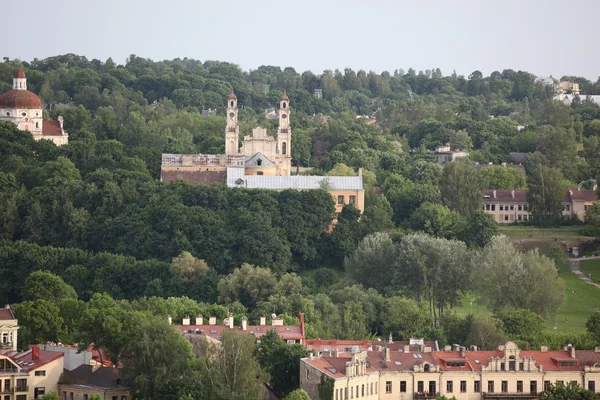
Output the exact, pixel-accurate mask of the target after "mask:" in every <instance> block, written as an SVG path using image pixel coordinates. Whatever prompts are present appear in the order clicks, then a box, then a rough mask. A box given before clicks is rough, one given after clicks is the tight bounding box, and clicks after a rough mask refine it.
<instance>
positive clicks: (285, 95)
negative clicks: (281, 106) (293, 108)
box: [281, 90, 290, 101]
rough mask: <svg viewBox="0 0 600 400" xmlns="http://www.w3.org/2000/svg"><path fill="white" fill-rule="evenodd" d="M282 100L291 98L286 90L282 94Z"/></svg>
mask: <svg viewBox="0 0 600 400" xmlns="http://www.w3.org/2000/svg"><path fill="white" fill-rule="evenodd" d="M281 100H283V101H290V98H289V97H288V95H287V94H286V93H285V90H284V91H283V94H282V95H281Z"/></svg>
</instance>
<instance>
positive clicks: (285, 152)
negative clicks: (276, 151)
mask: <svg viewBox="0 0 600 400" xmlns="http://www.w3.org/2000/svg"><path fill="white" fill-rule="evenodd" d="M281 153H282V154H287V143H286V142H283V143H282V144H281Z"/></svg>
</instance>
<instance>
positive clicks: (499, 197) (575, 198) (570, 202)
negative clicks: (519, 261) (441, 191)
mask: <svg viewBox="0 0 600 400" xmlns="http://www.w3.org/2000/svg"><path fill="white" fill-rule="evenodd" d="M596 201H598V192H597V191H596V190H581V189H578V188H574V189H569V190H567V192H566V193H565V197H564V199H563V202H562V204H563V216H564V217H565V218H568V219H578V220H580V221H583V220H584V219H585V211H586V210H587V208H588V207H589V206H591V205H592V204H594V202H596ZM483 202H484V204H483V210H484V211H485V212H486V213H488V214H491V215H492V216H493V217H494V220H495V221H496V222H498V223H500V224H513V223H518V222H526V221H529V220H530V219H531V211H530V210H529V203H528V201H527V190H504V189H486V190H484V191H483Z"/></svg>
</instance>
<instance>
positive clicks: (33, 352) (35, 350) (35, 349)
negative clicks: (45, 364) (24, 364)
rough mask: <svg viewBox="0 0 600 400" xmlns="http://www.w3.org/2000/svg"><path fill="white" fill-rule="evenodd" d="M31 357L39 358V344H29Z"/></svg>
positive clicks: (33, 358)
mask: <svg viewBox="0 0 600 400" xmlns="http://www.w3.org/2000/svg"><path fill="white" fill-rule="evenodd" d="M31 359H32V360H39V359H40V348H39V346H31Z"/></svg>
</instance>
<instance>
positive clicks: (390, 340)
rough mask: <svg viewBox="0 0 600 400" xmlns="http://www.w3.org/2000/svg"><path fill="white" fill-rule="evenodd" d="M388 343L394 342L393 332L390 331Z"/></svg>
mask: <svg viewBox="0 0 600 400" xmlns="http://www.w3.org/2000/svg"><path fill="white" fill-rule="evenodd" d="M388 343H394V339H393V338H392V332H390V337H389V338H388Z"/></svg>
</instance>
